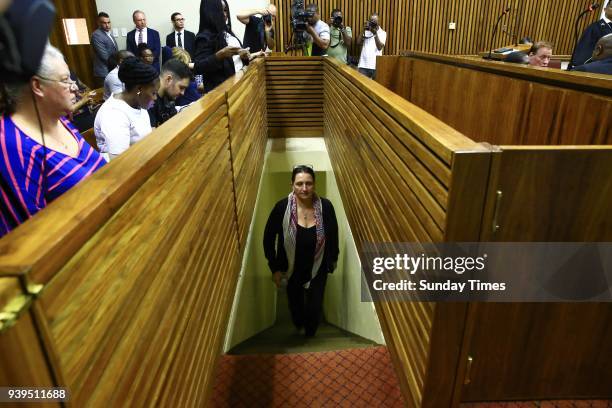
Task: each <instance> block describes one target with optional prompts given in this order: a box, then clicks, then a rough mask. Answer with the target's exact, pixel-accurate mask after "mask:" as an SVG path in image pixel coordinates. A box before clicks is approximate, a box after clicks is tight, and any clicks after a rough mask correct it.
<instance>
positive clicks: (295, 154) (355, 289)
mask: <svg viewBox="0 0 612 408" xmlns="http://www.w3.org/2000/svg"><path fill="white" fill-rule="evenodd" d="M296 164H312V165H313V166H314V169H315V171H316V174H317V179H316V189H317V192H318V194H319V195H321V196H323V197H327V198H328V199H330V200H331V201H332V203H333V204H334V208H335V210H336V214H337V218H338V223H339V228H340V259H339V262H338V267H337V269H336V271H335V272H334V274H333V275H331V276H330V277H329V279H328V281H327V282H328V283H327V288H326V294H325V303H324V308H325V309H324V310H325V312H324V313H325V318H326V319H327V320H328V321H329V322H330V323H332V324H334V325H336V326H338V327H340V328H342V329H345V330H347V331H350V332H353V333H355V334H357V335H360V336H362V337H365V338H368V339H371V340H374V341H376V342H378V343H383V337H382V332H381V330H380V325H379V323H378V317H377V316H376V312H375V311H374V307H373V305H372V304H371V303H362V302H361V298H360V293H361V292H360V290H361V289H360V284H361V280H360V279H361V274H360V270H361V266H360V263H359V258H358V257H357V253H356V249H355V245H354V243H353V240H352V236H351V234H350V230H349V228H348V223H347V221H346V215H345V212H344V209H343V208H342V203H341V200H340V194H339V192H338V187H337V184H336V181H335V179H334V178H333V176H332V173H331V171H332V169H331V165H330V162H329V156H328V154H327V151H326V148H325V143H324V141H323V139H322V138H308V139H304V138H301V139H276V140H271V141H270V142H269V144H268V153H267V154H266V161H265V164H264V171H263V175H262V179H261V184H260V189H259V194H258V198H257V202H256V203H254V205H255V217H254V220H253V223H252V225H251V231H250V234H249V238H248V240H247V243H246V247H245V257H244V260H243V267H242V271H241V274H240V280H239V282H238V288H237V293H236V298H235V299H234V306H233V309H232V315H231V317H230V322H229V327H228V334H227V337H226V342H225V351H227V350H229V349H231V348H232V347H234V346H235V345H237V344H240V343H241V342H243V341H244V340H246V339H248V338H250V337H252V336H254V335H255V334H257V333H259V332H261V331H263V330H265V329H267V328H268V327H270V326H272V325H273V324H274V321H275V318H276V296H277V293H278V292H277V290H276V288H275V287H274V284H273V283H272V279H271V272H270V270H269V269H268V264H267V261H266V259H265V256H264V253H263V245H262V239H263V231H264V228H265V225H266V221H267V219H268V215H269V214H270V211H271V210H272V207H273V206H274V204H275V203H276V202H277V201H278V200H280V199H281V198H283V197H286V196H287V195H288V194H289V192H290V191H291V170H292V169H293V166H294V165H296ZM282 295H283V296H286V295H285V294H284V293H282Z"/></svg>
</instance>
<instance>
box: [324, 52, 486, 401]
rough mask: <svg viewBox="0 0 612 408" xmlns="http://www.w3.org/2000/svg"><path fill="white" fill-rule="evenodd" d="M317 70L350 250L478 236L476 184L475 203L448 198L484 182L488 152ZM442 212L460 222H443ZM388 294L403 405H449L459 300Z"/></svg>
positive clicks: (368, 85)
mask: <svg viewBox="0 0 612 408" xmlns="http://www.w3.org/2000/svg"><path fill="white" fill-rule="evenodd" d="M324 75H325V106H324V111H325V138H326V143H327V146H328V150H329V152H330V157H331V162H332V166H333V167H334V174H335V176H336V180H337V182H338V186H339V189H340V193H341V195H342V201H343V203H344V205H345V210H346V212H347V217H348V221H349V224H350V225H351V231H352V233H353V236H354V238H355V244H356V246H357V249H358V252H359V253H363V249H364V245H365V244H366V243H372V242H442V241H444V240H445V239H448V240H457V239H467V238H468V237H469V239H477V238H478V235H479V229H480V215H481V214H482V207H483V206H484V191H480V192H479V197H480V198H477V197H478V192H475V191H474V193H475V195H474V196H472V195H469V196H470V202H471V203H472V204H474V202H479V201H480V205H476V206H474V207H472V208H467V207H461V208H458V207H457V204H456V202H457V201H461V200H460V199H459V197H462V196H463V197H465V192H466V191H468V190H469V188H466V186H467V185H477V186H480V188H481V189H482V188H484V186H486V180H487V177H488V172H487V170H488V160H486V158H487V157H488V155H489V152H488V151H487V150H486V149H484V148H482V147H480V146H478V145H476V144H475V143H473V142H471V141H470V140H469V139H467V138H465V137H463V136H462V135H460V134H458V133H457V132H455V131H453V130H452V129H450V128H449V127H447V126H445V125H444V124H443V123H441V122H439V121H437V120H436V119H434V118H433V117H431V116H429V115H427V114H426V113H425V112H423V111H422V110H420V109H418V108H416V107H414V106H413V105H410V104H408V103H406V101H405V100H402V99H401V98H400V97H398V96H397V95H394V94H392V93H390V92H388V91H387V90H385V89H383V88H382V87H380V86H378V85H375V84H374V82H372V81H371V80H369V79H366V78H365V77H363V76H361V75H360V74H358V73H356V71H354V70H352V69H349V68H347V67H343V66H340V64H338V63H337V62H335V61H333V60H329V59H328V60H326V61H325V65H324ZM339 98H342V100H343V101H344V102H343V104H342V105H339V104H337V103H336V101H337V100H338V99H339ZM459 150H461V151H463V153H461V154H459V153H458V151H459ZM468 152H469V154H467V153H468ZM463 154H465V156H463V157H462V158H460V156H462V155H463ZM483 158H484V159H485V160H482V159H483ZM355 163H359V171H358V172H355ZM451 168H452V169H454V172H453V173H451ZM453 197H454V198H453ZM382 203H384V204H382ZM449 205H450V206H451V207H449ZM449 211H450V212H451V213H453V214H455V213H460V214H461V215H460V217H457V220H464V221H465V223H461V221H458V223H457V224H455V222H456V221H453V222H449V221H448V219H447V214H448V213H449ZM459 224H461V225H459ZM467 225H470V226H471V227H469V228H468V227H467ZM362 262H365V259H362ZM390 300H391V299H390ZM392 300H395V301H392V302H377V303H376V308H377V312H378V316H379V319H380V322H381V326H382V328H383V332H384V333H385V339H386V342H387V345H388V347H389V350H390V353H391V354H392V356H393V361H394V364H395V367H396V372H397V374H398V378H399V379H400V383H401V387H402V390H403V393H404V397H405V401H406V404H407V406H411V407H420V406H431V407H436V406H450V404H451V401H452V394H453V392H454V391H453V390H454V387H455V383H456V377H455V374H456V364H457V361H458V359H459V353H460V346H461V342H462V337H463V325H464V323H465V317H466V305H464V304H449V305H440V304H431V303H419V302H405V301H397V299H392ZM441 348H443V349H444V350H445V351H444V352H439V350H440V349H441ZM432 350H438V351H436V352H432Z"/></svg>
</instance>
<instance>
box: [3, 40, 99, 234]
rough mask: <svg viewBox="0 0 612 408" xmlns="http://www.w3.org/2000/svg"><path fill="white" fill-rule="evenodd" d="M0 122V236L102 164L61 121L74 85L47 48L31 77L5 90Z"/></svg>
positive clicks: (63, 65)
mask: <svg viewBox="0 0 612 408" xmlns="http://www.w3.org/2000/svg"><path fill="white" fill-rule="evenodd" d="M5 88H6V89H5V101H4V104H3V105H4V107H3V109H2V117H1V119H0V193H1V196H0V236H4V235H5V234H7V233H8V232H9V231H11V230H12V229H14V228H15V227H17V226H18V225H19V224H21V223H23V222H24V221H26V220H27V219H28V218H30V217H32V216H33V215H34V214H36V213H37V212H38V211H40V210H41V209H43V208H44V207H45V206H46V205H47V204H48V203H49V202H51V201H53V200H54V199H56V198H57V197H59V196H60V195H62V194H63V193H65V192H66V191H67V190H69V189H70V188H72V187H73V186H74V185H75V184H77V183H78V182H80V181H81V180H83V179H84V178H86V177H88V176H89V175H91V174H92V173H93V172H94V171H96V170H98V169H99V168H100V167H102V166H103V165H104V164H105V163H106V162H105V161H104V159H103V158H102V156H100V154H99V153H98V152H97V151H96V150H94V149H93V148H92V147H91V146H90V145H88V144H87V142H85V140H84V139H83V138H82V137H81V135H80V134H79V132H78V131H77V130H76V128H75V127H74V126H72V124H71V123H70V122H69V121H68V120H67V119H66V118H65V117H64V116H65V115H67V114H68V113H69V112H70V110H71V108H72V104H73V103H74V101H75V97H76V94H75V92H76V90H77V87H76V84H75V83H74V81H72V80H71V79H70V71H69V69H68V66H67V65H66V62H65V61H64V57H63V55H62V54H61V53H60V52H59V50H57V49H56V48H54V47H52V46H50V45H47V48H46V49H45V53H44V55H43V58H42V61H41V65H40V68H39V69H38V72H37V74H36V75H34V76H33V77H32V78H30V80H29V81H28V82H26V83H24V84H19V85H13V84H11V85H6V86H5Z"/></svg>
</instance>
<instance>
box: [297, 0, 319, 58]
mask: <svg viewBox="0 0 612 408" xmlns="http://www.w3.org/2000/svg"><path fill="white" fill-rule="evenodd" d="M313 17H314V13H313V12H312V11H307V10H306V9H305V7H304V0H293V2H292V3H291V28H292V29H293V33H292V35H291V36H292V37H293V48H298V47H301V46H303V45H304V43H305V41H306V38H305V35H304V34H305V31H306V25H307V24H308V22H309V21H310V20H311V19H312V18H313Z"/></svg>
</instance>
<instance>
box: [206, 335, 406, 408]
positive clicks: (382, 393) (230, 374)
mask: <svg viewBox="0 0 612 408" xmlns="http://www.w3.org/2000/svg"><path fill="white" fill-rule="evenodd" d="M217 373H218V374H217V378H216V383H215V386H214V389H213V392H212V401H211V405H212V406H214V407H332V406H333V407H402V406H403V400H402V396H401V393H400V390H399V385H398V383H397V379H396V376H395V373H394V371H393V367H392V364H391V360H390V357H389V354H388V352H387V349H386V347H369V348H360V349H350V350H340V351H328V352H316V353H299V354H259V355H225V356H223V357H222V358H221V360H220V362H219V367H218V371H217Z"/></svg>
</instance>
